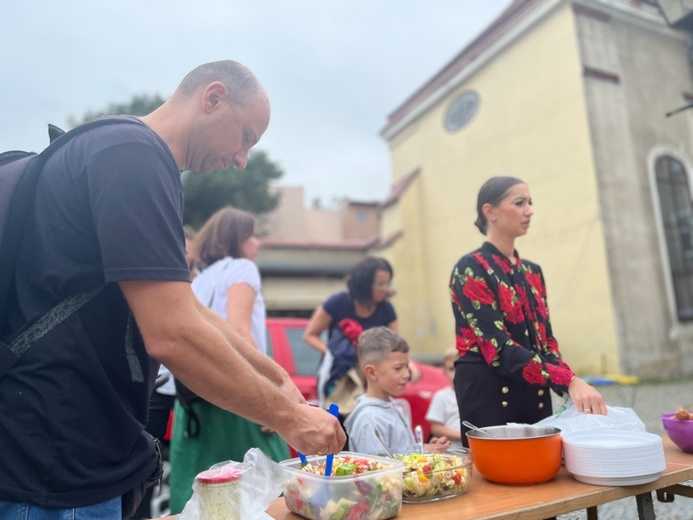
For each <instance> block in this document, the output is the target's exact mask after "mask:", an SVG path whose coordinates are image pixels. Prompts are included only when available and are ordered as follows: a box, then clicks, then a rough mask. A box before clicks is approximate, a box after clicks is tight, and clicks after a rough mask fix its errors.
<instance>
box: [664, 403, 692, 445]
mask: <svg viewBox="0 0 693 520" xmlns="http://www.w3.org/2000/svg"><path fill="white" fill-rule="evenodd" d="M674 415H676V414H673V413H665V414H662V424H663V425H664V429H665V430H666V431H667V434H669V438H670V439H671V442H673V443H674V444H676V445H677V446H678V447H679V448H681V449H682V450H683V451H686V452H688V453H693V419H689V420H681V419H677V418H676V417H674Z"/></svg>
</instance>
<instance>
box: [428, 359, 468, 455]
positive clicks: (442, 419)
mask: <svg viewBox="0 0 693 520" xmlns="http://www.w3.org/2000/svg"><path fill="white" fill-rule="evenodd" d="M456 359H457V349H456V348H455V347H452V348H450V349H448V350H446V351H445V354H444V357H443V370H444V371H445V376H446V377H447V378H448V379H449V380H450V386H448V387H446V388H443V389H441V390H438V391H437V392H436V393H435V394H433V399H432V400H431V404H430V405H429V407H428V412H427V413H426V420H427V421H428V422H430V423H431V434H432V435H434V436H437V437H441V436H445V437H447V438H448V439H450V441H451V445H452V446H454V447H456V448H461V447H462V440H461V439H462V435H461V433H460V430H461V428H460V411H459V408H457V397H456V396H455V387H454V386H453V384H452V382H453V380H454V379H455V360H456Z"/></svg>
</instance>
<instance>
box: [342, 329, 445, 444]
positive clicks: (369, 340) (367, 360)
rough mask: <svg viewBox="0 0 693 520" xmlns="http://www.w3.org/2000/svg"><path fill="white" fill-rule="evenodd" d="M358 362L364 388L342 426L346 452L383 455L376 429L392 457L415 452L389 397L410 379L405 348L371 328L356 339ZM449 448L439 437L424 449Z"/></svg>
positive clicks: (389, 333) (391, 336)
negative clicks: (344, 432)
mask: <svg viewBox="0 0 693 520" xmlns="http://www.w3.org/2000/svg"><path fill="white" fill-rule="evenodd" d="M358 358H359V366H360V367H361V369H362V370H363V373H364V375H365V376H366V385H367V387H366V393H365V394H364V395H362V396H361V397H359V398H358V400H357V401H356V407H355V408H354V411H353V412H351V414H349V417H348V418H347V420H346V421H345V423H344V425H345V426H346V430H347V433H348V434H349V449H350V450H351V451H355V452H358V453H370V454H373V455H385V454H386V452H385V449H384V448H383V447H382V445H381V444H380V443H379V442H378V439H377V437H376V435H375V428H377V429H378V430H379V431H380V434H381V436H382V437H383V440H384V441H385V444H387V446H388V447H389V448H390V451H392V452H393V453H401V454H408V453H413V452H418V451H419V448H418V446H417V445H416V440H415V439H414V434H413V433H412V428H411V424H410V422H409V419H408V418H407V417H405V416H404V414H403V413H402V412H401V410H400V409H399V408H398V407H397V406H396V405H395V403H394V402H393V400H392V396H393V395H394V396H397V395H401V394H402V392H403V391H404V387H405V386H406V384H407V382H408V381H409V378H410V372H409V345H407V342H406V341H404V339H402V338H401V337H400V336H398V335H397V334H395V333H394V332H392V331H391V330H390V329H388V328H387V327H374V328H371V329H367V330H365V331H364V332H363V333H362V334H361V336H359V341H358ZM449 444H450V443H449V442H448V441H447V439H446V438H445V437H441V438H440V439H438V440H436V441H435V443H433V444H426V445H425V446H424V448H425V449H426V450H427V451H445V450H446V449H447V447H448V445H449Z"/></svg>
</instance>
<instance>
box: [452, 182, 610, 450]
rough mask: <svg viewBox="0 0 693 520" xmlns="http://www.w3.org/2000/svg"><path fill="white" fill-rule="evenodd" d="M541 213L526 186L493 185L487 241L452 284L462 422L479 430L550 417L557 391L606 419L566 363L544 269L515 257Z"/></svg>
mask: <svg viewBox="0 0 693 520" xmlns="http://www.w3.org/2000/svg"><path fill="white" fill-rule="evenodd" d="M533 213H534V212H533V210H532V199H531V197H530V193H529V188H528V187H527V185H526V184H525V183H524V182H522V181H521V180H520V179H516V178H514V177H493V178H491V179H489V180H488V181H487V182H486V183H485V184H484V185H483V186H482V188H481V190H480V191H479V196H478V199H477V214H478V218H477V220H476V222H475V225H476V226H477V227H478V228H479V230H480V231H481V233H482V234H484V235H486V241H485V242H484V243H483V245H482V246H481V247H480V248H479V249H477V250H476V251H473V252H472V253H469V254H467V255H465V256H463V257H462V258H461V259H460V260H459V261H458V262H457V264H456V265H455V268H454V269H453V272H452V277H451V279H450V290H451V293H452V310H453V314H454V316H455V336H456V342H457V350H458V352H459V356H460V357H459V359H458V361H457V362H456V368H455V393H456V395H457V403H458V407H459V411H460V420H467V421H469V422H471V423H472V424H474V425H476V426H479V427H484V426H494V425H499V424H507V423H510V422H517V423H530V424H531V423H535V422H537V421H539V420H541V419H543V418H545V417H548V416H549V415H551V414H552V409H551V394H550V390H551V389H553V390H554V391H556V392H558V393H564V392H568V393H569V395H570V397H571V399H572V400H573V402H574V403H575V405H576V406H577V408H578V410H580V411H582V412H584V413H593V414H602V415H605V414H606V405H605V403H604V399H603V398H602V396H601V395H600V394H599V392H597V390H595V389H594V388H593V387H592V386H590V385H589V384H587V383H586V382H584V381H582V380H581V379H579V378H577V377H576V376H575V374H574V373H573V371H572V370H571V369H570V367H569V366H568V365H567V364H566V363H565V362H564V361H563V360H562V359H561V354H560V351H559V350H558V342H557V341H556V339H555V338H554V336H553V332H552V330H551V322H550V320H549V309H548V306H547V300H546V286H545V283H544V276H543V274H542V272H541V268H540V267H539V266H538V265H537V264H534V263H532V262H529V261H527V260H524V259H522V258H520V255H519V254H518V252H517V251H516V250H515V239H516V238H517V237H520V236H523V235H525V234H526V233H527V230H528V229H529V225H530V220H531V217H532V215H533ZM466 431H467V429H466V428H465V427H462V440H463V442H464V443H465V445H466V442H467V438H466V436H465V435H464V434H465V433H466Z"/></svg>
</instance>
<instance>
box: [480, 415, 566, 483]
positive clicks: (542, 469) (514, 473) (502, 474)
mask: <svg viewBox="0 0 693 520" xmlns="http://www.w3.org/2000/svg"><path fill="white" fill-rule="evenodd" d="M481 430H483V431H487V432H489V433H491V434H493V435H496V436H497V437H500V438H498V439H494V438H492V437H489V436H488V435H485V434H484V433H483V431H476V430H469V431H468V432H467V439H468V440H469V447H470V448H471V449H472V452H473V453H474V465H475V466H476V469H478V470H479V473H481V475H482V476H483V477H484V478H485V479H486V480H490V481H491V482H496V483H498V484H512V485H529V484H540V483H542V482H548V481H549V480H551V479H552V478H553V477H555V476H556V473H558V470H559V469H560V468H561V453H562V452H561V447H562V438H561V430H559V429H558V428H555V427H553V426H532V425H527V426H525V425H506V426H489V427H486V428H481Z"/></svg>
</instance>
